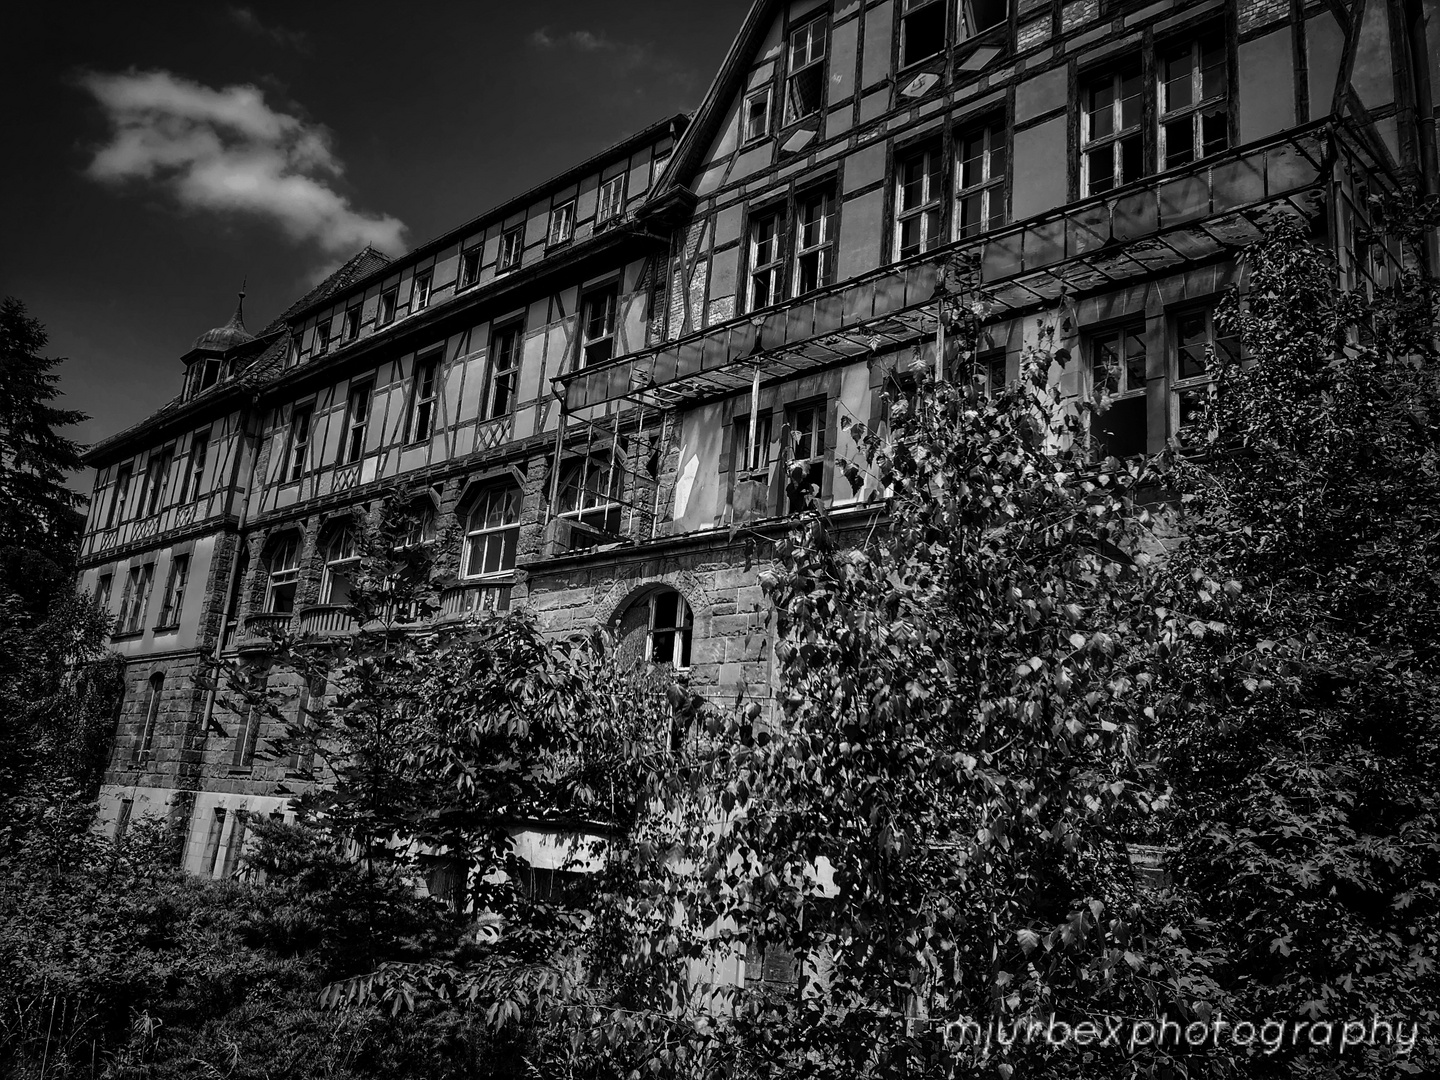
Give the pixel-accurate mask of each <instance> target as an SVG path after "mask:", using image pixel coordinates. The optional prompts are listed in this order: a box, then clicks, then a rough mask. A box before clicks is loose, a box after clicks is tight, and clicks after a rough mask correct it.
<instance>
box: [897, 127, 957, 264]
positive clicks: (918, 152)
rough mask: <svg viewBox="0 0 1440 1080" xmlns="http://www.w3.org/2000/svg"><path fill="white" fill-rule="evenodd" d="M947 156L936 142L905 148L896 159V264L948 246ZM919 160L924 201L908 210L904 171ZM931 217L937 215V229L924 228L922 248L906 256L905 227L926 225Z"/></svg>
mask: <svg viewBox="0 0 1440 1080" xmlns="http://www.w3.org/2000/svg"><path fill="white" fill-rule="evenodd" d="M946 156H947V155H946V154H945V147H944V143H943V142H940V141H936V140H933V139H932V140H927V141H923V142H920V143H917V144H915V145H913V146H908V147H905V148H904V149H903V150H900V151H897V153H896V155H895V174H894V177H893V180H892V184H891V193H892V200H893V207H894V213H893V215H892V216H893V223H894V224H893V241H892V247H891V251H892V257H893V259H894V261H896V262H901V261H903V260H905V259H910V258H914V257H915V256H917V255H923V254H925V253H926V252H930V251H934V250H935V249H936V248H938V247H940V246H941V245H943V244H944V243H946V238H947V237H948V235H949V228H948V227H947V219H948V217H949V216H950V207H949V206H948V205H947V202H948V199H949V194H950V191H949V188H950V185H949V183H948V181H947V179H946V176H945V170H946V167H947V162H946ZM917 160H918V161H920V162H921V180H922V197H921V199H920V201H919V202H918V203H917V204H916V205H914V206H909V207H907V206H906V205H905V189H906V187H907V184H906V182H905V175H906V172H905V170H906V167H907V166H908V165H909V164H911V163H912V162H915V161H917ZM932 213H933V214H934V215H935V222H934V228H933V229H931V228H929V226H928V225H925V224H922V227H921V233H922V240H921V243H920V246H919V247H918V248H916V249H915V250H913V251H910V252H909V253H908V254H907V253H906V250H905V245H904V236H905V226H906V224H908V223H909V222H911V221H916V220H918V221H921V222H922V223H923V222H925V221H926V220H927V216H928V215H929V214H932Z"/></svg>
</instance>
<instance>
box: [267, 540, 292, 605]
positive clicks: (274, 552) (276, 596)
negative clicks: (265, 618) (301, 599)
mask: <svg viewBox="0 0 1440 1080" xmlns="http://www.w3.org/2000/svg"><path fill="white" fill-rule="evenodd" d="M265 570H266V581H265V610H266V611H273V612H275V613H277V614H281V615H287V614H289V613H290V612H292V611H294V610H295V590H296V588H297V587H298V585H299V583H300V534H299V533H293V532H292V533H287V534H286V535H285V536H283V537H281V538H280V539H279V540H278V541H275V542H274V543H273V544H272V545H271V548H270V557H269V558H268V559H266V561H265Z"/></svg>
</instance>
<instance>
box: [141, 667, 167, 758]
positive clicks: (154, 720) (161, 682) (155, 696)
mask: <svg viewBox="0 0 1440 1080" xmlns="http://www.w3.org/2000/svg"><path fill="white" fill-rule="evenodd" d="M164 695H165V676H164V674H162V673H161V672H158V671H157V672H156V673H155V674H154V675H151V676H150V695H149V697H148V698H146V700H145V723H144V726H142V727H141V729H140V738H139V739H138V740H136V742H135V758H134V760H135V761H137V762H145V761H149V760H150V754H151V752H152V751H153V750H154V747H155V726H156V724H158V723H159V721H160V703H161V701H162V700H163V698H164Z"/></svg>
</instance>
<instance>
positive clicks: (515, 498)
mask: <svg viewBox="0 0 1440 1080" xmlns="http://www.w3.org/2000/svg"><path fill="white" fill-rule="evenodd" d="M519 539H520V489H519V488H517V487H493V488H486V489H485V490H484V491H482V492H480V494H479V495H478V496H477V497H476V499H475V502H474V504H473V505H472V506H471V508H470V513H469V514H468V515H467V516H466V518H465V552H464V562H463V565H464V568H465V576H466V577H467V578H476V577H484V576H486V575H488V574H503V573H505V572H507V571H510V570H513V569H515V547H516V544H517V543H518V542H519Z"/></svg>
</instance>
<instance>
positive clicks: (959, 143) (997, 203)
mask: <svg viewBox="0 0 1440 1080" xmlns="http://www.w3.org/2000/svg"><path fill="white" fill-rule="evenodd" d="M956 148H957V151H958V153H957V156H958V159H959V160H958V163H957V168H956V176H955V204H956V222H955V232H956V235H957V236H958V237H961V238H964V237H967V236H976V235H978V234H979V233H982V232H987V231H989V230H990V229H998V228H999V227H1000V226H1001V225H1004V224H1005V164H1006V153H1005V130H1004V128H1002V127H1001V126H1000V125H998V124H992V125H987V126H985V127H981V128H975V129H972V130H970V131H967V132H964V133H962V134H961V135H960V137H959V138H958V139H957V140H956Z"/></svg>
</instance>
